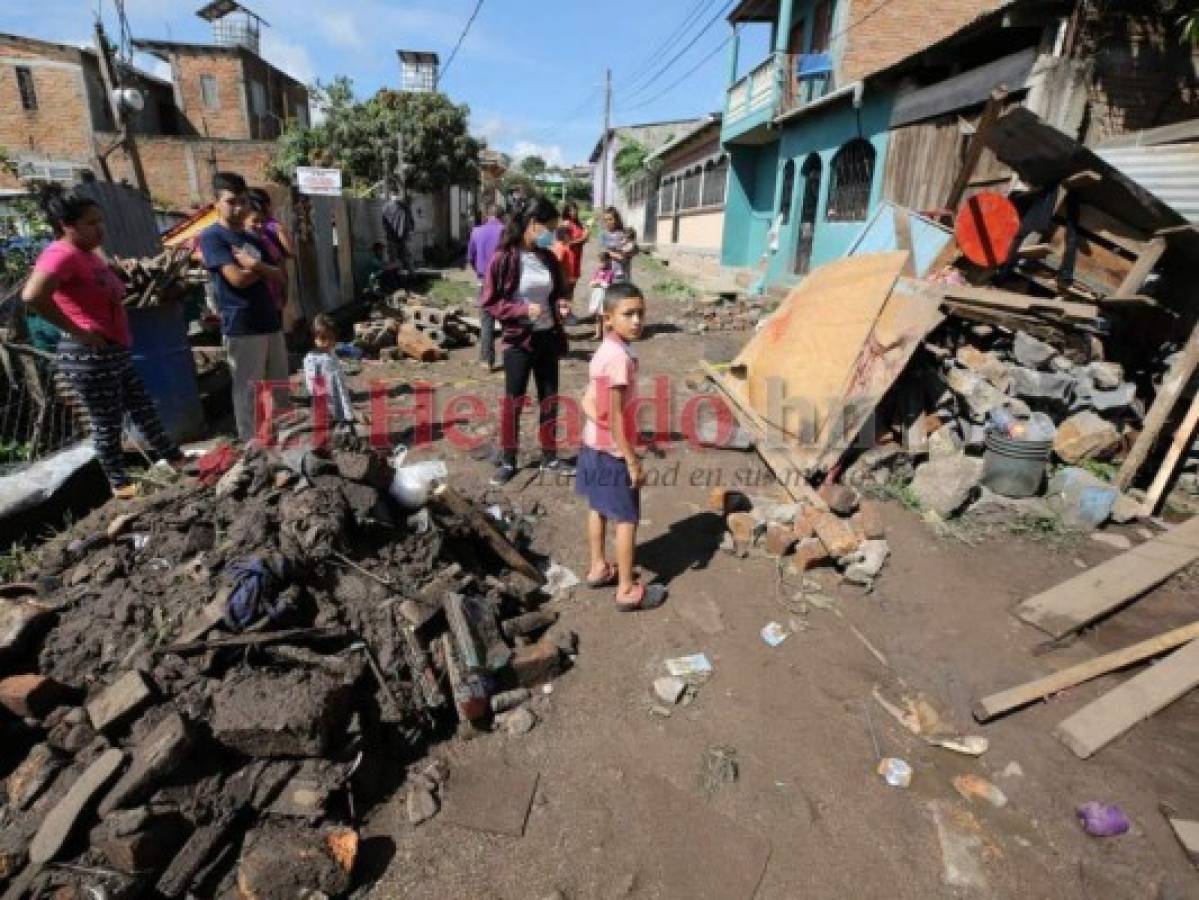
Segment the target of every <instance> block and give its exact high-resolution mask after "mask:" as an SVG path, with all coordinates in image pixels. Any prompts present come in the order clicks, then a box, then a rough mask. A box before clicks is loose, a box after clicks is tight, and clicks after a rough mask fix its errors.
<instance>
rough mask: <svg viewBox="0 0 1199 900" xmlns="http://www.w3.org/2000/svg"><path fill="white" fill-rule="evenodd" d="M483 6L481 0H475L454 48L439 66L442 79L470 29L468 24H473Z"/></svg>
mask: <svg viewBox="0 0 1199 900" xmlns="http://www.w3.org/2000/svg"><path fill="white" fill-rule="evenodd" d="M482 8H483V0H477V2H476V3H475V8H474V11H473V12H471V14H470V18H469V19H467V20H466V24H465V25H464V26H462V34H460V35H458V43H456V44H455V45H454V49H453V50H451V51H450V56H449V59H447V60H446V61H445V65H444V66H442V67H441V77H442V78H443V79H444V78H445V74H446V72H448V71H449V70H450V66H451V65H452V64H453V62H454V57H456V56H457V55H458V50H459V49H460V48H461V47H462V42H463V41H465V40H466V35H467V33H468V32H469V31H470V26H471V25H473V24H475V18H476V17H477V16H478V15H479V10H480V9H482Z"/></svg>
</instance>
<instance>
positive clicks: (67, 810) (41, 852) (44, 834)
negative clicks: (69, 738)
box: [29, 750, 125, 865]
mask: <svg viewBox="0 0 1199 900" xmlns="http://www.w3.org/2000/svg"><path fill="white" fill-rule="evenodd" d="M124 764H125V754H124V753H122V752H121V751H120V750H107V751H105V752H104V753H102V754H101V755H100V756H99V757H98V758H97V759H96V761H95V762H93V763H92V764H91V765H90V766H88V767H87V769H86V770H85V771H84V772H83V774H82V775H80V776H79V777H78V778H77V779H75V783H74V784H72V785H71V787H70V789H69V790H68V791H67V793H66V795H65V796H64V797H63V798H62V799H61V800H60V801H58V803H57V804H56V805H55V806H54V808H53V809H51V810H50V812H49V813H47V814H46V818H45V819H43V820H42V825H41V827H40V828H39V829H38V830H37V834H36V835H34V838H33V841H32V843H30V845H29V861H30V862H31V863H33V864H34V865H44V864H45V863H48V862H50V861H51V860H52V859H54V858H55V857H56V856H57V855H58V854H59V853H60V852H61V851H62V849H63V847H64V846H66V843H67V841H68V840H69V839H70V837H71V832H72V831H73V830H74V828H75V826H76V825H77V824H78V823H79V821H80V820H81V819H82V818H83V817H84V816H85V815H86V814H87V813H88V811H89V810H90V809H91V806H92V804H93V803H94V802H95V800H96V797H97V796H98V795H99V794H100V792H101V791H102V790H104V788H105V787H106V786H107V785H108V783H109V782H110V781H111V780H112V779H113V778H114V777H116V774H117V773H118V772H119V771H120V770H121V766H123V765H124Z"/></svg>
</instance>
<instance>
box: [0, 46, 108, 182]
mask: <svg viewBox="0 0 1199 900" xmlns="http://www.w3.org/2000/svg"><path fill="white" fill-rule="evenodd" d="M0 57H4V58H5V59H18V60H20V62H19V63H17V62H4V63H0V147H4V148H5V149H6V150H7V151H8V152H9V153H10V154H11V155H12V156H14V157H16V158H18V159H21V158H31V159H39V160H53V161H55V162H68V161H69V162H74V163H77V164H80V165H85V166H90V165H91V163H92V159H93V154H92V145H91V134H92V129H91V112H90V109H89V106H88V99H87V85H86V82H85V79H84V74H83V68H82V64H81V54H80V53H79V51H77V50H72V49H69V48H67V49H65V50H63V51H60V52H39V51H38V50H37V49H35V48H32V47H29V46H27V42H25V41H20V40H15V41H12V40H4V39H0ZM18 65H27V66H28V68H29V69H30V71H31V72H32V75H33V85H34V90H35V92H36V95H37V109H35V110H26V109H24V107H23V106H22V103H21V94H20V91H19V90H18V87H17V66H18ZM0 178H3V181H0V184H3V186H5V187H11V186H15V183H14V182H13V181H12V179H10V178H8V177H7V176H0Z"/></svg>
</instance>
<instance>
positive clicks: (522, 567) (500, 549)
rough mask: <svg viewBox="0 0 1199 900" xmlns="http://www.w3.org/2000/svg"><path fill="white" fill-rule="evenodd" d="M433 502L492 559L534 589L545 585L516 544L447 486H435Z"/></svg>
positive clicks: (476, 508)
mask: <svg viewBox="0 0 1199 900" xmlns="http://www.w3.org/2000/svg"><path fill="white" fill-rule="evenodd" d="M433 501H434V502H435V503H437V504H439V505H441V506H442V507H443V508H444V509H447V510H449V512H451V513H452V514H453V515H455V516H457V517H458V518H459V519H462V520H463V522H465V523H466V525H467V526H469V527H470V528H471V530H473V531H474V532H475V533H476V534H477V535H478V536H479V537H480V538H482V539H483V540H484V541H486V542H487V544H488V545H490V547H491V549H492V550H494V551H495V554H496V556H498V557H499V558H500V559H502V560H503V561H504V563H505V564H506V565H507V566H508V568H510V569H512V570H513V571H514V572H519V573H520V574H521V575H524V576H525V577H526V578H528V579H529V580H531V581H533V582H535V583H536V584H537V586H538V587H540V586H541V585H543V584H545V576H544V575H542V574H541V572H539V571H538V570H537V567H536V566H535V565H533V564H532V563H531V562H529V560H527V559H526V558H525V557H524V554H522V553H521V552H520V551H519V550H517V549H516V545H515V544H513V543H512V542H511V541H510V540H508V538H507V537H505V536H504V534H503V532H501V531H500V530H499V529H498V528H496V527H495V525H493V524H492V523H491V520H490V519H489V518H487V516H486V515H485V514H484V513H483V511H482V510H480V509H479V508H478V507H477V506H475V504H473V503H471V502H470V501H469V500H467V499H466V498H465V497H463V496H462V495H461V494H459V493H458V492H457V491H455V490H454V489H453V488H452V487H450V486H449V485H448V484H443V485H439V486H438V487H437V488H436V489H435V490H434V491H433Z"/></svg>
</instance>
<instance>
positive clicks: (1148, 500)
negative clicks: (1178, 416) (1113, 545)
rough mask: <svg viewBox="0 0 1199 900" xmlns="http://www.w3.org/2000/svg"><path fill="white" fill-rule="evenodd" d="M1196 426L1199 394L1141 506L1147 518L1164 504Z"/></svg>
mask: <svg viewBox="0 0 1199 900" xmlns="http://www.w3.org/2000/svg"><path fill="white" fill-rule="evenodd" d="M1196 426H1199V394H1197V395H1196V396H1195V398H1194V399H1193V400H1191V408H1190V409H1188V410H1187V415H1186V418H1185V419H1183V420H1182V425H1180V426H1179V428H1178V430H1177V431H1175V432H1174V440H1172V441H1171V442H1170V449H1169V450H1167V451H1166V456H1165V459H1163V460H1162V464H1161V466H1160V467H1159V468H1158V470H1157V475H1156V476H1154V479H1153V484H1151V485H1150V486H1149V491H1148V492H1147V493H1146V494H1145V502H1144V503H1142V504H1141V511H1142V512H1143V513H1144V514H1145V515H1146V516H1152V515H1154V514H1155V513H1156V512H1157V507H1158V506H1159V505H1160V504H1161V502H1162V495H1163V494H1164V493H1165V492H1166V486H1167V485H1168V484H1169V483H1170V480H1171V479H1172V478H1173V477H1174V470H1175V469H1177V468H1178V463H1179V461H1180V460H1181V459H1182V455H1183V453H1185V452H1186V451H1187V450H1189V449H1190V448H1191V440H1192V438H1193V437H1194V436H1195V428H1196Z"/></svg>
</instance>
